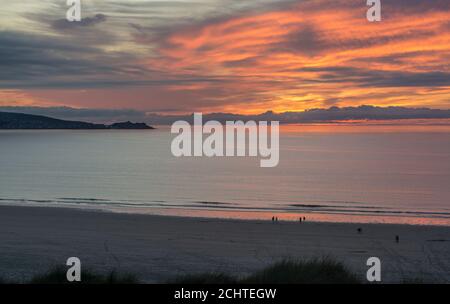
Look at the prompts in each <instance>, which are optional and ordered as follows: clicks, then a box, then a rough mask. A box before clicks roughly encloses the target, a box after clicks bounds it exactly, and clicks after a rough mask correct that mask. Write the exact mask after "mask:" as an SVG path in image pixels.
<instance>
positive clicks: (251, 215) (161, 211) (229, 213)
mask: <svg viewBox="0 0 450 304" xmlns="http://www.w3.org/2000/svg"><path fill="white" fill-rule="evenodd" d="M7 201H8V200H7V199H4V200H0V207H1V206H12V207H25V208H27V207H30V208H68V209H73V210H81V211H83V210H84V211H88V212H92V211H97V212H111V213H118V214H131V215H133V214H134V215H149V216H166V217H186V218H193V219H217V220H242V221H262V222H265V221H268V220H270V219H271V218H272V216H278V217H279V219H280V221H283V222H290V223H298V221H299V218H300V217H303V216H306V217H307V221H308V222H312V223H330V224H338V223H339V224H373V225H410V226H431V227H450V222H449V218H446V217H423V216H414V215H410V216H408V215H385V214H355V213H353V214H352V213H340V212H319V211H312V210H304V211H303V212H299V211H294V210H292V211H291V212H289V210H286V211H280V210H270V209H267V210H257V209H255V210H253V209H248V210H246V209H235V210H229V209H220V208H211V209H208V207H204V208H198V207H195V206H191V207H190V206H182V205H180V206H175V205H174V206H171V207H164V206H158V207H151V206H132V207H131V206H127V207H123V206H120V207H119V206H113V205H111V206H108V205H107V204H106V205H102V206H95V205H94V204H90V205H89V204H86V203H58V204H53V205H52V204H49V203H46V202H45V200H43V201H42V202H41V201H38V200H37V201H32V202H27V203H24V202H21V200H11V202H7ZM333 219H334V220H333ZM374 219H383V221H375V220H374Z"/></svg>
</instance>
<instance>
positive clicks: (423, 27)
mask: <svg viewBox="0 0 450 304" xmlns="http://www.w3.org/2000/svg"><path fill="white" fill-rule="evenodd" d="M335 2H336V1H326V0H323V1H305V2H300V3H297V4H295V5H292V6H290V7H288V8H286V9H284V10H279V11H270V12H263V13H259V14H249V15H246V16H239V17H234V18H229V19H227V20H219V21H217V20H213V21H204V22H202V23H200V24H197V25H194V26H192V27H190V28H184V29H180V30H179V31H176V32H174V33H172V34H171V35H169V36H168V37H166V39H165V41H164V43H162V44H161V46H160V48H159V49H158V53H159V56H157V58H155V59H151V60H149V61H148V62H147V64H148V65H149V66H151V67H152V68H157V69H159V70H161V71H164V72H165V73H168V74H170V75H179V74H183V75H190V76H191V77H203V78H210V79H214V80H216V79H218V81H217V82H216V81H214V82H203V83H201V84H193V85H189V86H187V87H176V89H179V90H195V91H197V92H198V95H199V98H203V99H204V100H205V102H204V103H203V104H202V105H201V106H200V108H201V109H203V110H204V111H233V112H242V113H257V112H261V111H264V110H269V109H272V110H275V111H288V110H291V111H294V110H302V109H307V108H311V107H326V106H330V105H339V106H355V105H361V104H372V105H402V106H428V107H440V108H450V85H449V84H450V79H449V77H450V76H449V75H450V71H449V64H448V63H447V61H448V58H450V30H449V23H448V20H450V11H449V10H425V11H422V9H421V8H420V7H419V8H417V9H416V10H412V11H408V10H406V13H404V14H403V13H402V11H401V10H399V9H398V7H395V5H393V6H392V7H390V6H387V7H385V10H388V12H389V13H388V14H386V15H387V17H386V18H384V19H383V21H382V22H379V23H370V22H368V21H367V20H366V18H365V12H366V9H367V7H366V6H364V5H361V4H360V1H358V5H344V3H345V2H344V1H341V2H339V1H338V3H335ZM333 3H335V4H334V5H333ZM347 3H348V1H347ZM353 4H355V3H353ZM340 5H342V6H340ZM389 9H391V10H390V11H389ZM202 92H203V94H202ZM214 92H216V93H214Z"/></svg>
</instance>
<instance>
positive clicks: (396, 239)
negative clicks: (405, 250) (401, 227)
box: [395, 235, 400, 243]
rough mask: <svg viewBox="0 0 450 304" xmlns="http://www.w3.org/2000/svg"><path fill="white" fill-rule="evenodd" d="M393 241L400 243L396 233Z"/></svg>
mask: <svg viewBox="0 0 450 304" xmlns="http://www.w3.org/2000/svg"><path fill="white" fill-rule="evenodd" d="M395 242H396V243H400V237H399V236H398V235H396V236H395Z"/></svg>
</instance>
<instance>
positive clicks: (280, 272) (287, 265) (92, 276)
mask: <svg viewBox="0 0 450 304" xmlns="http://www.w3.org/2000/svg"><path fill="white" fill-rule="evenodd" d="M66 271H67V269H66V268H65V267H54V268H52V269H50V270H49V271H48V272H46V273H43V274H40V275H36V276H34V277H33V278H32V279H31V280H30V281H27V282H25V283H26V284H73V283H69V282H68V281H67V279H66ZM8 283H10V282H8V281H6V280H4V279H2V278H0V284H8ZM139 283H142V282H141V281H139V280H138V278H137V277H136V276H134V275H132V274H119V273H117V272H116V271H111V272H108V273H106V274H102V273H97V272H95V271H92V270H83V272H82V275H81V282H80V283H75V284H139ZM165 283H167V284H187V285H189V284H360V283H361V281H360V280H359V279H358V278H357V276H356V275H355V274H353V273H352V272H350V271H349V270H348V269H347V268H346V267H345V266H344V265H343V264H342V263H340V262H338V261H335V260H333V259H331V258H321V259H312V260H293V259H286V260H282V261H280V262H277V263H274V264H272V265H269V266H268V267H266V268H263V269H262V270H259V271H256V272H254V273H252V274H249V275H247V276H244V277H238V276H234V275H230V274H227V273H221V272H211V273H200V274H190V275H182V276H178V277H175V278H174V279H173V280H170V281H167V282H165Z"/></svg>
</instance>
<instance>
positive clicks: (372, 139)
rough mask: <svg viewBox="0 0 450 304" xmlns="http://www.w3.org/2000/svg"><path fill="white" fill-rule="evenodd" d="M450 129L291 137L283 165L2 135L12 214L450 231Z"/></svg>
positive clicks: (118, 137) (126, 134)
mask: <svg viewBox="0 0 450 304" xmlns="http://www.w3.org/2000/svg"><path fill="white" fill-rule="evenodd" d="M449 135H450V127H448V126H441V127H436V126H420V127H415V128H411V127H401V126H388V127H386V126H366V127H364V126H361V127H345V126H308V127H301V126H293V127H283V128H282V132H281V139H280V149H281V150H280V164H279V166H278V167H276V168H260V167H259V159H258V158H212V159H208V158H175V157H173V156H172V154H171V152H170V143H171V140H172V135H171V134H170V132H169V129H168V128H161V129H158V130H155V131H22V130H19V131H0V170H1V171H0V203H1V204H14V205H43V206H48V205H50V206H70V207H79V208H94V209H106V210H112V211H120V212H133V213H150V214H168V215H185V216H186V215H187V216H201V217H224V218H257V219H270V218H271V217H272V216H273V215H277V216H278V217H279V218H280V219H286V220H288V219H289V220H296V219H298V217H299V216H306V217H307V219H309V220H316V221H334V222H377V223H410V224H437V225H450V136H449Z"/></svg>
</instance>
